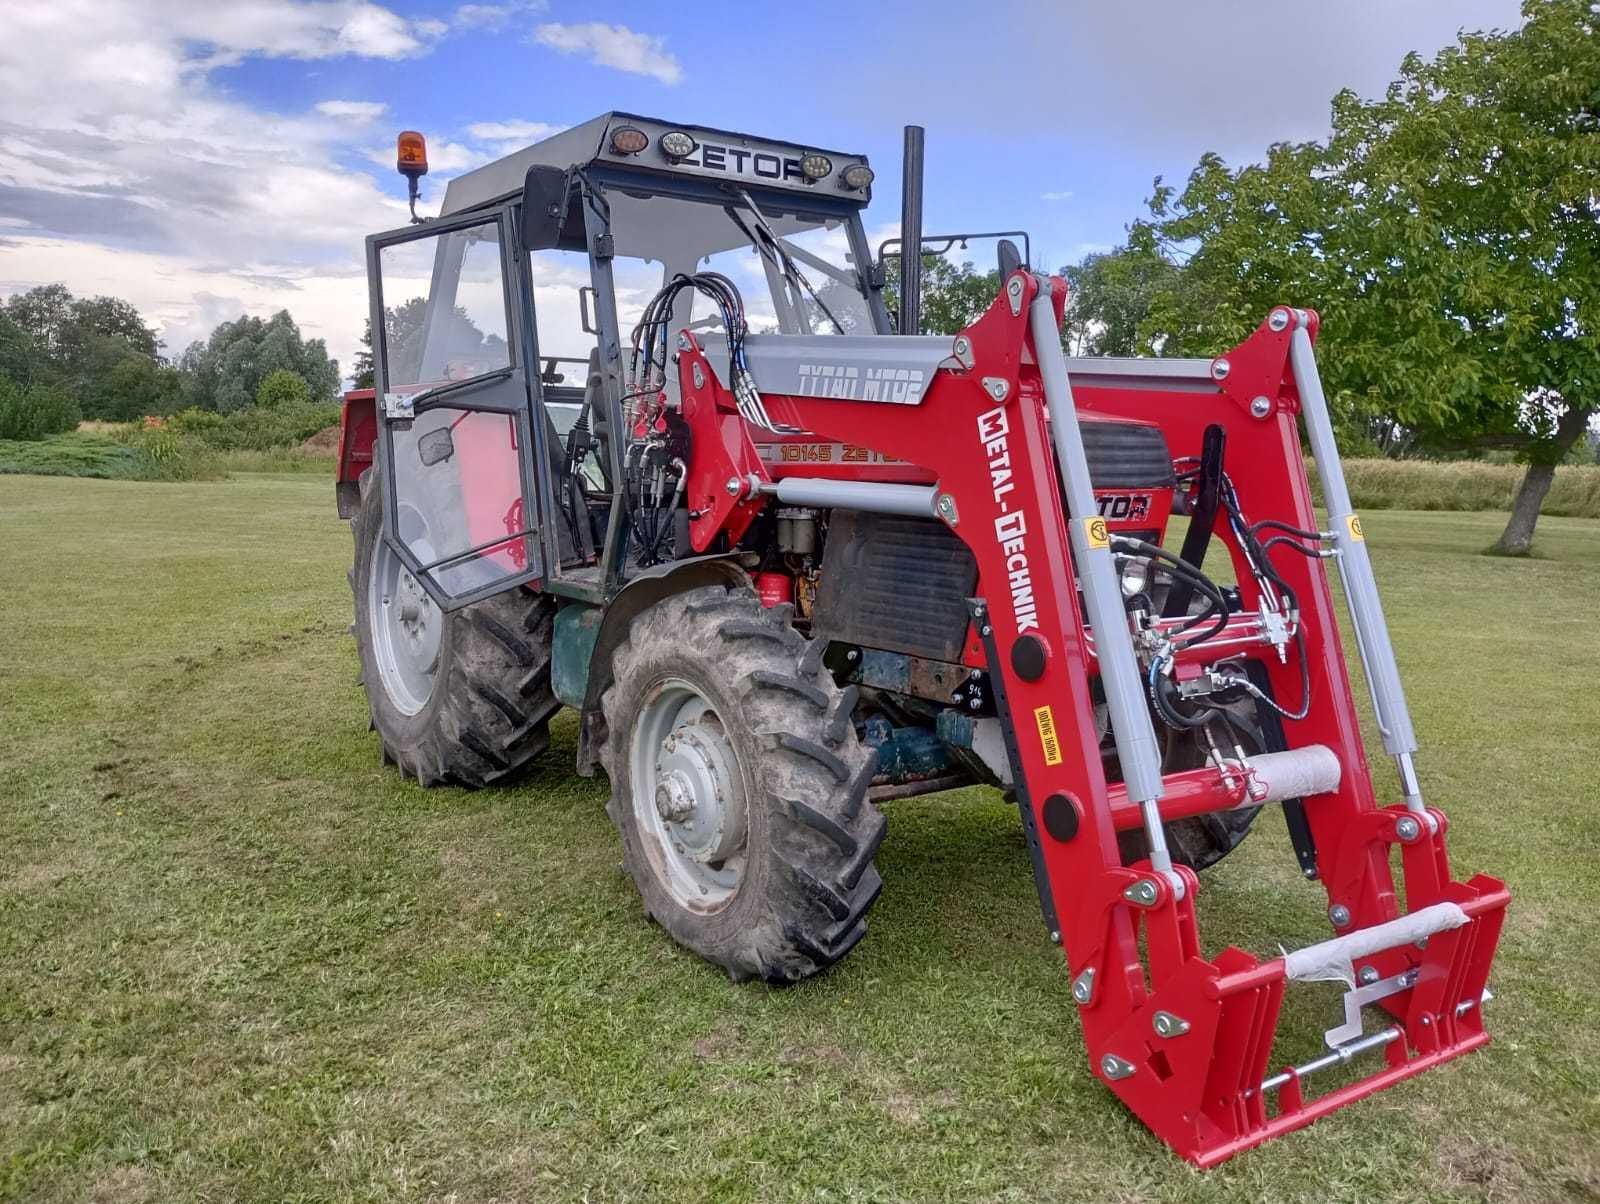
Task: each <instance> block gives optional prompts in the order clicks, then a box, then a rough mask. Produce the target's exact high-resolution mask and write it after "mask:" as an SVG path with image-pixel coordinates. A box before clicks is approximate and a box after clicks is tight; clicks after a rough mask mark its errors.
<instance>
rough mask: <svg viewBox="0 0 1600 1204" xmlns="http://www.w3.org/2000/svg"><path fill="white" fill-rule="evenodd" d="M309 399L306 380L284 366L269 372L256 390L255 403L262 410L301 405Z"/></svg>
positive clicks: (309, 394) (309, 393) (309, 391)
mask: <svg viewBox="0 0 1600 1204" xmlns="http://www.w3.org/2000/svg"><path fill="white" fill-rule="evenodd" d="M310 400H311V390H310V389H309V388H308V387H307V386H306V382H305V381H303V380H301V379H300V377H298V376H296V375H295V374H294V373H293V372H290V371H288V370H287V369H284V368H279V369H277V370H276V371H274V372H269V373H268V374H267V376H266V377H265V379H263V380H262V382H261V387H260V388H259V389H257V390H256V405H258V406H260V407H261V408H262V409H263V410H277V409H288V408H290V407H293V406H303V405H305V404H307V403H308V402H309V401H310Z"/></svg>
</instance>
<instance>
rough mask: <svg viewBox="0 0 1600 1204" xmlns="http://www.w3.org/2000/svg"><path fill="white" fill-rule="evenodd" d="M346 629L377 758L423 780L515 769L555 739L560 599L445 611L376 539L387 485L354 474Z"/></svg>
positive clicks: (489, 777) (503, 600)
mask: <svg viewBox="0 0 1600 1204" xmlns="http://www.w3.org/2000/svg"><path fill="white" fill-rule="evenodd" d="M360 488H361V503H360V506H359V507H358V508H357V510H356V514H355V518H354V522H353V523H352V526H351V533H352V534H353V535H354V537H355V545H356V546H355V566H354V567H353V568H352V569H351V570H350V589H351V592H352V594H353V595H354V600H355V623H354V624H353V625H352V628H351V630H352V631H353V633H354V635H355V637H356V648H357V650H358V652H359V654H360V658H361V684H362V686H363V687H364V688H365V690H366V693H367V706H368V711H369V713H370V716H371V726H372V728H373V729H374V730H375V731H376V732H377V733H378V740H379V744H380V750H381V753H382V757H383V760H384V762H385V763H386V764H387V763H389V762H393V763H394V764H395V765H398V766H399V767H400V772H401V774H402V775H405V776H410V777H413V778H415V779H416V780H417V781H418V782H419V783H420V784H421V785H423V786H436V785H440V784H442V783H446V782H450V783H455V784H457V785H461V786H472V787H478V786H489V785H493V784H495V783H498V782H504V781H507V780H510V779H512V778H514V777H515V776H516V775H517V774H518V773H519V772H520V771H521V770H522V769H523V768H524V767H526V766H527V765H528V763H529V762H530V761H532V760H533V758H534V757H536V756H538V755H539V754H540V753H541V752H543V751H544V750H545V748H546V746H547V745H548V744H549V743H550V734H549V721H550V716H551V715H553V714H554V713H555V712H556V710H557V709H558V708H559V707H560V705H561V704H560V703H559V702H557V701H556V697H555V694H554V693H553V692H552V691H551V687H550V640H551V628H552V623H553V619H554V615H555V603H554V600H553V599H551V598H550V597H549V596H548V595H545V594H535V593H530V592H528V591H527V590H523V589H511V590H507V591H506V592H505V593H503V594H499V595H496V596H495V597H492V598H486V599H484V600H483V601H482V602H475V603H473V604H472V605H470V606H464V607H462V608H461V609H460V610H456V611H451V612H446V611H442V610H440V609H439V608H438V607H437V606H436V605H434V603H433V601H432V600H431V599H430V598H428V596H427V594H426V593H425V592H424V591H423V590H422V588H421V587H420V586H419V585H418V583H417V581H416V579H415V578H414V577H413V576H412V575H411V573H410V572H408V571H407V570H406V568H405V566H404V565H403V564H402V563H401V562H400V560H399V558H398V557H397V556H396V555H395V553H394V550H393V549H392V548H390V547H389V545H388V544H387V543H385V542H384V539H383V489H382V483H381V481H380V480H379V478H378V473H377V470H376V469H375V468H369V469H368V470H367V471H366V472H364V473H362V474H361V483H360Z"/></svg>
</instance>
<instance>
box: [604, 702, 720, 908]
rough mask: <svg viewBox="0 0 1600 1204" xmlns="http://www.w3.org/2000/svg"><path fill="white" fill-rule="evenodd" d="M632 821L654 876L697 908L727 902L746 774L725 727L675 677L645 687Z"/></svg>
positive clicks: (633, 764) (634, 755)
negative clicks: (741, 768)
mask: <svg viewBox="0 0 1600 1204" xmlns="http://www.w3.org/2000/svg"><path fill="white" fill-rule="evenodd" d="M630 770H631V775H632V783H631V785H632V791H631V793H632V797H633V810H634V817H635V820H636V821H637V823H636V826H637V829H638V831H639V833H640V836H641V837H642V841H643V845H644V852H645V855H646V857H647V858H648V859H649V861H650V864H651V867H652V868H653V869H654V870H655V875H656V878H657V880H658V881H659V882H660V883H661V884H662V885H663V886H664V887H665V888H666V889H667V892H668V893H669V894H670V895H671V896H672V898H673V900H674V902H676V903H677V904H678V905H679V906H681V907H683V908H685V909H687V910H689V911H695V912H702V913H707V912H714V911H719V910H721V909H722V908H723V907H726V906H727V905H728V903H729V902H730V901H731V900H732V898H733V896H734V895H735V894H736V893H738V890H739V884H740V882H741V881H742V880H743V877H744V867H745V863H746V858H747V848H746V845H747V834H748V833H747V826H746V824H747V818H748V809H747V806H746V802H745V793H744V779H743V776H742V775H741V774H740V772H739V759H738V757H737V756H735V754H734V751H733V745H732V743H731V741H729V739H728V733H727V729H726V728H725V727H724V725H723V723H722V719H721V718H720V717H719V716H718V715H717V713H716V711H715V710H714V709H713V708H712V706H711V704H710V703H709V702H708V701H707V700H706V698H705V696H704V695H703V694H701V693H700V691H699V690H697V689H696V688H695V687H694V686H692V685H690V684H689V683H688V682H686V681H683V680H681V679H678V678H673V679H669V680H667V681H664V682H662V683H660V684H659V685H657V686H656V687H655V688H654V689H652V690H651V691H650V695H649V697H648V698H647V700H646V702H645V704H644V707H643V708H642V709H641V711H640V713H639V722H638V724H637V725H636V726H635V728H634V736H633V742H632V746H631V749H630Z"/></svg>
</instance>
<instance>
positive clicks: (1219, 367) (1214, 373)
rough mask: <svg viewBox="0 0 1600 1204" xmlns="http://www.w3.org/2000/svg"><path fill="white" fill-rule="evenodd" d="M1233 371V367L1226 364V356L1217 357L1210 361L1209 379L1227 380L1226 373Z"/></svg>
mask: <svg viewBox="0 0 1600 1204" xmlns="http://www.w3.org/2000/svg"><path fill="white" fill-rule="evenodd" d="M1232 371H1233V365H1232V364H1230V363H1229V362H1228V357H1227V356H1225V355H1224V356H1218V357H1217V358H1216V359H1214V360H1212V361H1211V379H1212V380H1227V379H1228V373H1229V372H1232Z"/></svg>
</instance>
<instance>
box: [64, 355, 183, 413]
mask: <svg viewBox="0 0 1600 1204" xmlns="http://www.w3.org/2000/svg"><path fill="white" fill-rule="evenodd" d="M180 395H181V385H180V381H179V375H178V371H177V369H175V368H170V367H168V366H167V365H165V364H158V363H157V362H156V361H155V360H153V359H148V358H146V357H145V356H142V355H132V354H124V355H123V356H122V357H121V358H119V359H118V360H116V362H115V363H114V364H113V365H112V366H111V367H110V369H109V370H108V371H107V372H106V373H105V375H104V377H102V378H101V379H100V381H99V382H98V383H97V385H96V387H94V388H93V389H91V390H89V391H87V392H86V393H85V394H84V402H83V404H84V412H85V413H86V414H88V415H89V416H90V417H91V418H100V419H104V420H106V421H108V422H133V421H136V420H138V419H140V418H143V417H144V416H145V415H147V414H170V413H172V412H173V411H174V410H175V409H177V408H178V398H179V396H180Z"/></svg>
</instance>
